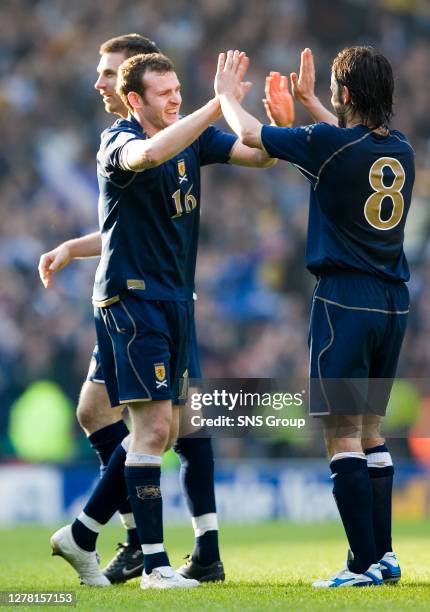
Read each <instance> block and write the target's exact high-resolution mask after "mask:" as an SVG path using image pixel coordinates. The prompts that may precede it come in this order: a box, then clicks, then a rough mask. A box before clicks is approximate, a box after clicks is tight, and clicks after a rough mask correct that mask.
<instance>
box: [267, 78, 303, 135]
mask: <svg viewBox="0 0 430 612" xmlns="http://www.w3.org/2000/svg"><path fill="white" fill-rule="evenodd" d="M264 93H265V96H266V97H265V98H264V99H263V104H264V108H265V109H266V113H267V116H268V117H269V121H270V123H271V124H272V125H277V126H278V127H292V125H293V123H294V118H295V112H294V98H293V96H292V95H291V93H290V90H289V88H288V77H287V76H284V75H281V74H280V73H279V72H271V73H270V75H269V76H267V77H266V84H265V88H264Z"/></svg>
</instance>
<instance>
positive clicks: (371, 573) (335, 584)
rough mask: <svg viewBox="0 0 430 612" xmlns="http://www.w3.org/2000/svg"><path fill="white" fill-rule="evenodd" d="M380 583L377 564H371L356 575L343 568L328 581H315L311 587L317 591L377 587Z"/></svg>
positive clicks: (380, 578)
mask: <svg viewBox="0 0 430 612" xmlns="http://www.w3.org/2000/svg"><path fill="white" fill-rule="evenodd" d="M382 583H383V581H382V574H381V568H380V566H379V563H373V564H372V565H371V566H370V567H369V569H368V570H367V571H365V572H363V573H362V574H356V573H354V572H351V571H350V570H349V569H348V568H345V569H343V570H341V571H340V572H339V573H338V574H336V576H333V577H332V578H329V579H328V580H317V581H316V582H314V583H313V584H312V586H313V587H315V588H317V589H333V588H339V587H363V586H379V585H380V584H382Z"/></svg>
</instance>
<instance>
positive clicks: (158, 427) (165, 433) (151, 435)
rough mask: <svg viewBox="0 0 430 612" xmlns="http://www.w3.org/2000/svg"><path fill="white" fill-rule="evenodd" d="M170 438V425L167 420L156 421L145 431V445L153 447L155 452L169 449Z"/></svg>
mask: <svg viewBox="0 0 430 612" xmlns="http://www.w3.org/2000/svg"><path fill="white" fill-rule="evenodd" d="M169 440H170V427H169V424H168V423H166V422H165V421H161V422H159V423H154V424H153V425H152V426H151V427H150V428H148V429H147V431H145V433H144V441H145V445H146V446H148V447H150V448H151V449H153V452H154V453H155V452H157V453H160V454H161V453H163V452H164V451H165V450H166V449H167V445H168V443H169Z"/></svg>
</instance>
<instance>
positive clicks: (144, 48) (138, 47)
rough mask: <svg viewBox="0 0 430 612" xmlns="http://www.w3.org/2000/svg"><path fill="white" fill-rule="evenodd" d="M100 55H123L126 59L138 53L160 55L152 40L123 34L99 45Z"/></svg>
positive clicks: (138, 35) (137, 35)
mask: <svg viewBox="0 0 430 612" xmlns="http://www.w3.org/2000/svg"><path fill="white" fill-rule="evenodd" d="M99 53H100V55H103V53H124V55H125V56H126V57H132V56H133V55H138V54H140V53H160V49H159V48H158V47H157V45H156V44H155V42H154V41H153V40H150V39H149V38H146V36H141V35H140V34H124V35H123V36H116V37H115V38H110V39H109V40H106V41H105V42H104V43H103V44H102V45H100V50H99Z"/></svg>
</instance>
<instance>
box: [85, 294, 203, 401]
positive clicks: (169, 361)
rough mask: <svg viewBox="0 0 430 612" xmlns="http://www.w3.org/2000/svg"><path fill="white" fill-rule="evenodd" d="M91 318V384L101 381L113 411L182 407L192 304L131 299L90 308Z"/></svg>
mask: <svg viewBox="0 0 430 612" xmlns="http://www.w3.org/2000/svg"><path fill="white" fill-rule="evenodd" d="M94 316H95V324H96V332H97V345H98V353H99V358H100V368H99V370H95V368H94V367H93V378H92V379H93V380H94V381H97V380H98V382H102V381H104V383H105V385H106V390H107V392H108V395H109V399H110V402H111V405H112V406H117V405H118V404H127V403H131V402H138V401H160V400H171V401H172V402H173V403H174V404H181V403H185V401H186V396H187V383H188V362H189V347H190V334H191V328H192V325H193V321H194V304H193V303H192V302H191V301H190V302H169V301H149V300H143V299H142V298H141V297H140V296H139V295H138V294H134V293H131V294H129V295H127V296H125V297H124V298H122V299H121V300H120V301H119V302H116V303H114V304H111V305H110V306H108V307H95V309H94ZM93 359H94V355H93ZM93 363H94V362H93ZM100 370H101V372H100V373H101V374H102V375H101V376H100V374H97V372H98V371H100Z"/></svg>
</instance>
